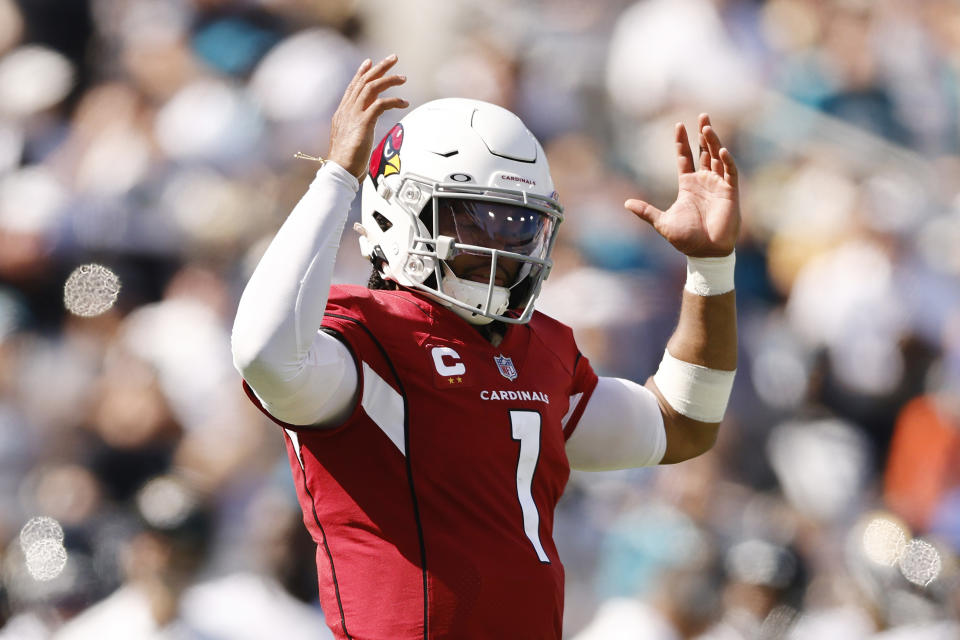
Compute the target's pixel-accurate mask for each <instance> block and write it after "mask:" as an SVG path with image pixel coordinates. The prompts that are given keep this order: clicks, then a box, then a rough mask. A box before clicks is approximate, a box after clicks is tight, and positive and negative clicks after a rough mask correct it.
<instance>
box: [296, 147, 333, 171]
mask: <svg viewBox="0 0 960 640" xmlns="http://www.w3.org/2000/svg"><path fill="white" fill-rule="evenodd" d="M293 157H294V158H296V159H297V160H312V161H313V162H319V163H320V166H321V167H322V166H323V163H325V162H326V160H324V159H323V158H321V157H320V156H311V155H307V154H306V153H304V152H303V151H297V152H296V153H295V154H293Z"/></svg>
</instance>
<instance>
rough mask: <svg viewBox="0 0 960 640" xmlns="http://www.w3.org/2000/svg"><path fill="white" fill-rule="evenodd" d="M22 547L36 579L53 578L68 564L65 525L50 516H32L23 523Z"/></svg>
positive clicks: (32, 574) (28, 566)
mask: <svg viewBox="0 0 960 640" xmlns="http://www.w3.org/2000/svg"><path fill="white" fill-rule="evenodd" d="M20 548H21V549H22V550H23V558H24V563H25V564H26V567H27V572H28V573H29V574H30V576H31V577H32V578H33V579H34V580H38V581H41V582H46V581H49V580H53V579H54V578H56V577H57V576H59V575H60V574H61V573H62V572H63V568H64V567H65V566H66V565H67V550H66V549H65V548H64V546H63V527H62V526H60V523H59V522H57V521H56V520H54V519H53V518H51V517H49V516H38V517H35V518H31V519H30V520H28V521H27V523H26V524H25V525H23V527H22V528H21V529H20Z"/></svg>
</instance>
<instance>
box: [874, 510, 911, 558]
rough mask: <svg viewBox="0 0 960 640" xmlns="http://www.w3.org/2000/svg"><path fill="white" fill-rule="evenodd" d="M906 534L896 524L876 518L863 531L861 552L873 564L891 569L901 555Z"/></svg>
mask: <svg viewBox="0 0 960 640" xmlns="http://www.w3.org/2000/svg"><path fill="white" fill-rule="evenodd" d="M906 545H907V534H906V532H905V531H904V529H903V527H902V526H901V525H899V524H898V523H897V522H895V521H894V520H892V519H890V518H886V517H882V516H880V517H876V518H874V519H873V520H871V521H870V523H869V524H868V525H867V526H866V528H865V529H864V531H863V552H864V554H865V555H866V556H867V557H868V558H869V559H870V560H871V561H873V562H876V563H877V564H881V565H884V566H888V567H892V566H894V565H895V564H897V561H898V560H899V559H900V557H901V556H902V555H903V551H904V549H905V548H906Z"/></svg>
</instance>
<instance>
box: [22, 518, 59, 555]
mask: <svg viewBox="0 0 960 640" xmlns="http://www.w3.org/2000/svg"><path fill="white" fill-rule="evenodd" d="M43 540H53V541H55V542H57V543H58V544H62V543H63V527H61V526H60V523H59V522H57V521H56V520H54V519H53V518H51V517H49V516H37V517H35V518H30V520H28V521H27V523H26V524H25V525H23V528H22V529H20V548H21V549H23V552H24V553H26V552H27V549H29V548H30V547H32V546H33V545H35V544H37V543H38V542H41V541H43Z"/></svg>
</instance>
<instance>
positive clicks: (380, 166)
mask: <svg viewBox="0 0 960 640" xmlns="http://www.w3.org/2000/svg"><path fill="white" fill-rule="evenodd" d="M402 145H403V125H402V124H399V123H398V124H395V125H394V126H393V129H390V131H389V132H388V133H387V135H385V136H383V140H381V141H380V144H378V145H377V148H376V149H374V150H373V153H372V154H370V168H369V173H370V178H371V179H372V180H373V184H375V185H376V186H378V187H379V186H380V179H381V178H386V177H387V176H392V175H393V174H395V173H400V147H401V146H402Z"/></svg>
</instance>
